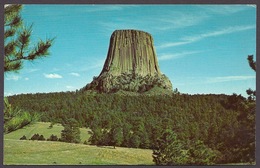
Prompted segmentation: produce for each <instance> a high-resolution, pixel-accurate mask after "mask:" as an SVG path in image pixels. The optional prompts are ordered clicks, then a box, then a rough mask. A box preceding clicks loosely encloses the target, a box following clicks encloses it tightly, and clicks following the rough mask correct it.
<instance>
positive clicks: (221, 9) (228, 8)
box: [200, 4, 248, 15]
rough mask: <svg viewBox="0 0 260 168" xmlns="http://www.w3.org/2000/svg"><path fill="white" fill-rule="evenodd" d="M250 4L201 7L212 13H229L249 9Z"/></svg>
mask: <svg viewBox="0 0 260 168" xmlns="http://www.w3.org/2000/svg"><path fill="white" fill-rule="evenodd" d="M247 6H248V5H238V4H235V5H201V6H200V7H201V8H202V9H203V10H205V11H207V12H210V13H216V14H221V15H229V14H234V13H238V12H241V11H244V10H247V9H248V8H247Z"/></svg>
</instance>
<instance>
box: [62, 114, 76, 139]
mask: <svg viewBox="0 0 260 168" xmlns="http://www.w3.org/2000/svg"><path fill="white" fill-rule="evenodd" d="M63 127H64V130H62V131H61V141H63V142H70V143H80V129H79V124H78V122H77V120H75V119H74V118H70V119H68V120H67V121H66V122H65V123H63Z"/></svg>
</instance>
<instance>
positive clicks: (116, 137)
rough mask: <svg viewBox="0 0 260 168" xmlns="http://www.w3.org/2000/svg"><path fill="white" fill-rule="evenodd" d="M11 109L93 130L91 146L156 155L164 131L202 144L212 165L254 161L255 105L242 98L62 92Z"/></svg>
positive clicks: (21, 98)
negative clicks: (152, 151) (211, 154)
mask: <svg viewBox="0 0 260 168" xmlns="http://www.w3.org/2000/svg"><path fill="white" fill-rule="evenodd" d="M8 99H9V102H10V104H12V105H13V106H16V107H19V108H21V109H23V110H26V111H28V112H29V113H31V114H32V113H38V114H40V115H41V121H48V122H54V123H55V122H56V123H62V122H64V121H66V120H67V119H70V118H74V119H76V120H77V121H78V123H79V125H80V126H81V127H89V128H90V129H91V130H92V131H91V137H90V140H89V141H90V143H91V144H95V145H111V146H123V147H134V148H149V149H156V148H157V143H158V138H159V137H161V135H162V134H163V132H164V131H165V130H166V129H170V130H173V131H174V132H175V133H176V135H177V136H178V138H179V139H180V141H182V142H185V144H188V145H189V144H190V145H192V144H194V143H195V142H202V143H203V145H204V146H205V147H207V148H208V149H211V150H212V151H214V163H235V162H252V161H254V160H255V153H254V152H255V132H254V131H255V103H254V101H252V100H248V99H246V98H244V97H242V96H240V95H236V94H233V95H232V96H227V95H187V94H179V93H177V94H168V95H162V96H158V95H142V94H140V95H136V94H134V95H131V94H128V95H127V94H126V95H123V94H96V93H91V92H61V93H48V94H47V93H46V94H45V93H37V94H22V95H15V96H10V97H8Z"/></svg>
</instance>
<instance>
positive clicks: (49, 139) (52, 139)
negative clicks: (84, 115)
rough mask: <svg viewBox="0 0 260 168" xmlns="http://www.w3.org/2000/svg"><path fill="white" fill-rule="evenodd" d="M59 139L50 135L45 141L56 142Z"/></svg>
mask: <svg viewBox="0 0 260 168" xmlns="http://www.w3.org/2000/svg"><path fill="white" fill-rule="evenodd" d="M58 140H59V138H58V137H57V136H56V135H53V134H51V136H50V138H48V139H47V141H58Z"/></svg>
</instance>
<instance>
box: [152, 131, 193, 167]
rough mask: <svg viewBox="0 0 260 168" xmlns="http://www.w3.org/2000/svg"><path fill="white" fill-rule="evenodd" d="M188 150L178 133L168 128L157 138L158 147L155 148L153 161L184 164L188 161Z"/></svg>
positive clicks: (158, 163) (166, 163)
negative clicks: (178, 137)
mask: <svg viewBox="0 0 260 168" xmlns="http://www.w3.org/2000/svg"><path fill="white" fill-rule="evenodd" d="M187 152H188V151H187V150H185V147H184V145H183V144H182V142H181V141H180V140H179V139H177V135H176V134H175V133H174V132H173V131H172V130H170V129H166V130H165V132H164V133H163V135H162V136H161V137H160V138H158V140H157V147H156V149H154V150H153V161H154V162H155V164H156V165H184V164H187V161H188V160H187V159H188V155H187Z"/></svg>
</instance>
